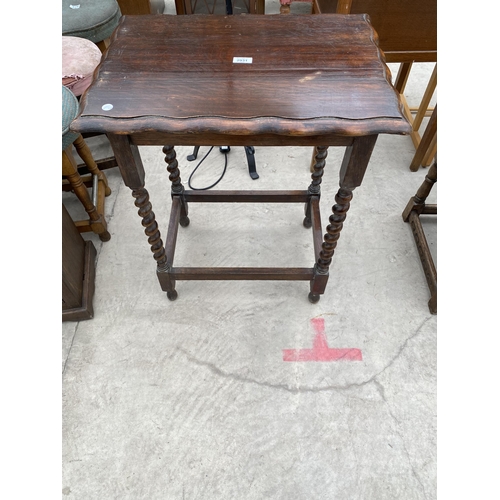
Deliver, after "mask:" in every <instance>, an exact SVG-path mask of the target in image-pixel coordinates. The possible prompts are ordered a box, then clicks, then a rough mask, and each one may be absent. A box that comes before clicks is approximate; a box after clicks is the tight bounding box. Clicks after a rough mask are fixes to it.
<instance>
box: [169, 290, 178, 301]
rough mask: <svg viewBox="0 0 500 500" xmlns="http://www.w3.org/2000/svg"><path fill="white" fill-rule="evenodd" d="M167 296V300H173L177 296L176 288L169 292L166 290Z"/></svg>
mask: <svg viewBox="0 0 500 500" xmlns="http://www.w3.org/2000/svg"><path fill="white" fill-rule="evenodd" d="M167 297H168V299H169V300H172V301H174V300H175V299H176V298H177V297H178V293H177V290H172V291H171V292H167Z"/></svg>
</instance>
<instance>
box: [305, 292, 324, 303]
mask: <svg viewBox="0 0 500 500" xmlns="http://www.w3.org/2000/svg"><path fill="white" fill-rule="evenodd" d="M307 298H308V299H309V302H310V303H311V304H316V303H317V302H319V299H320V298H321V295H320V294H319V293H313V292H309V295H308V296H307Z"/></svg>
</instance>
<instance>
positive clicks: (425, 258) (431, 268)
mask: <svg viewBox="0 0 500 500" xmlns="http://www.w3.org/2000/svg"><path fill="white" fill-rule="evenodd" d="M436 182H437V162H434V163H433V164H432V166H431V168H430V169H429V171H428V172H427V175H426V176H425V180H424V182H423V183H422V185H421V186H420V188H419V189H418V191H417V194H416V195H415V196H413V197H412V198H411V199H410V201H409V202H408V205H406V208H405V209H404V212H403V220H404V221H405V222H409V223H410V226H411V230H412V232H413V237H414V238H415V243H416V245H417V249H418V253H419V255H420V260H421V262H422V267H423V269H424V273H425V278H426V280H427V285H428V287H429V291H430V292H431V298H430V300H429V311H430V312H431V314H437V272H436V266H435V265H434V261H433V259H432V255H431V252H430V250H429V245H428V244H427V238H426V237H425V234H424V231H423V229H422V222H421V221H420V218H419V217H420V215H421V214H432V215H437V205H431V204H427V203H425V200H426V199H427V197H428V196H429V194H430V192H431V189H432V187H433V186H434V184H435V183H436Z"/></svg>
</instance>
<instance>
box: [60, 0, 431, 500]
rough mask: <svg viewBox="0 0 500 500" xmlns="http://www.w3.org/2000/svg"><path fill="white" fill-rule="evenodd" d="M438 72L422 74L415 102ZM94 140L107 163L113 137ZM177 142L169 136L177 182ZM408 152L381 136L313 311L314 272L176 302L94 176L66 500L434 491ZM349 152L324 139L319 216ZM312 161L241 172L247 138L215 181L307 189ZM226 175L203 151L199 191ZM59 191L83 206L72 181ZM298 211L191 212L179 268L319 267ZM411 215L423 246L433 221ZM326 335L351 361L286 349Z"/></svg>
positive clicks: (66, 338)
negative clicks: (97, 203)
mask: <svg viewBox="0 0 500 500" xmlns="http://www.w3.org/2000/svg"><path fill="white" fill-rule="evenodd" d="M275 7H276V4H273V3H270V7H269V9H268V12H272V8H275ZM391 69H393V70H394V74H395V70H397V65H392V66H391ZM431 71H432V65H418V66H417V68H416V69H415V71H414V74H413V76H412V79H411V81H410V82H409V85H408V88H407V98H408V100H409V102H410V105H411V104H414V103H415V104H416V103H418V98H419V96H421V94H422V92H423V90H424V88H425V84H426V79H427V78H428V76H429V75H430V72H431ZM92 147H93V151H94V153H95V155H96V156H97V157H100V155H101V154H102V150H101V148H103V149H105V148H106V144H105V143H100V142H99V141H96V142H95V143H94V144H93V145H92ZM207 149H208V148H202V149H201V150H200V154H203V152H206V151H207ZM140 150H141V155H142V159H143V162H144V165H145V168H146V173H147V178H146V187H147V188H148V190H149V192H150V196H151V202H152V205H153V210H154V212H155V214H156V217H157V220H158V224H159V226H160V231H161V232H162V236H163V239H164V238H165V236H166V228H167V224H168V216H169V209H170V207H169V181H168V174H167V172H166V164H165V162H164V161H163V154H162V152H161V147H142V148H140ZM190 153H191V148H186V147H179V148H177V155H178V159H179V162H180V165H181V175H182V178H183V181H184V183H185V184H187V180H188V177H189V174H190V173H191V172H192V170H193V168H194V166H195V163H190V162H187V161H186V156H187V155H188V154H190ZM413 154H414V147H413V145H412V142H411V139H410V138H409V137H403V136H380V137H379V140H378V143H377V145H376V148H375V151H374V153H373V156H372V160H371V163H370V166H369V168H368V171H367V173H366V176H365V179H364V182H363V185H362V186H361V187H360V188H358V189H357V190H356V191H355V193H354V198H353V201H352V203H351V209H350V211H349V213H348V216H347V220H346V223H345V226H344V230H343V231H342V234H341V238H340V240H339V244H338V247H337V250H336V252H335V256H334V260H333V262H332V266H331V268H330V281H329V283H328V287H327V290H326V293H325V294H324V295H323V296H322V298H321V300H320V301H319V303H317V304H315V305H313V304H311V303H309V301H308V300H307V294H308V291H309V290H308V286H309V285H308V283H306V282H269V281H267V282H263V281H248V282H237V281H235V282H224V281H218V282H217V281H213V282H208V281H205V282H203V281H201V282H195V281H181V282H178V284H177V290H178V292H179V298H178V299H177V300H176V301H175V302H170V301H169V300H168V299H167V297H166V295H165V293H163V292H162V291H161V289H160V286H159V283H158V281H157V278H156V276H155V263H154V260H153V257H152V254H151V251H150V249H149V245H148V243H147V238H146V236H145V235H144V233H143V227H142V225H141V222H140V218H139V216H138V215H137V209H136V207H135V206H134V203H133V198H132V196H131V193H130V190H129V189H128V188H127V187H125V186H124V185H123V183H122V181H121V178H120V174H119V171H118V169H116V168H115V169H111V170H107V171H106V175H107V177H108V179H109V181H110V186H111V188H112V191H113V193H112V195H111V196H110V197H109V198H108V199H107V203H106V219H107V221H108V226H109V231H110V233H111V235H112V236H111V240H110V241H109V242H106V243H102V242H101V241H100V240H99V238H98V237H96V236H95V235H93V234H90V233H86V234H85V235H84V239H86V240H91V241H92V242H93V243H94V245H95V247H96V249H97V265H96V290H95V295H94V301H93V304H94V311H95V316H94V318H93V319H91V320H87V321H81V322H66V323H63V324H62V375H63V395H62V401H63V413H62V424H63V459H62V462H63V467H62V469H63V471H62V476H63V479H62V498H64V499H71V498H74V499H85V500H91V499H96V500H97V499H99V500H103V499H106V500H107V499H120V500H121V499H130V500H139V499H148V500H153V499H162V500H163V499H169V500H170V499H179V500H182V499H186V500H194V499H207V500H208V499H214V500H216V499H217V500H218V499H221V500H222V499H224V500H226V499H227V500H229V499H231V500H232V499H245V500H253V499H255V500H260V499H276V500H281V499H292V500H311V499H335V500H343V499H346V500H347V499H349V500H354V499H360V500H367V499H374V500H386V499H405V500H413V499H415V500H417V499H418V500H420V499H426V500H430V499H434V498H436V320H437V317H436V316H433V315H431V314H430V313H429V310H428V307H427V301H428V299H429V291H428V288H427V284H426V281H425V277H424V274H423V271H422V267H421V264H420V260H419V257H418V253H417V250H416V247H415V243H414V240H413V237H412V234H411V230H410V227H409V226H408V224H405V223H404V222H403V220H402V217H401V213H402V211H403V209H404V207H405V206H406V204H407V202H408V200H409V199H410V197H411V196H413V195H414V194H415V192H416V190H417V189H418V187H419V186H420V184H421V183H422V181H423V179H424V176H425V170H423V169H421V170H420V171H418V172H416V173H412V172H410V170H409V168H408V166H409V164H410V161H411V159H412V156H413ZM342 155H343V148H331V149H330V152H329V156H328V158H327V169H326V173H325V176H324V181H323V185H322V186H323V187H322V219H323V225H326V221H327V220H328V216H329V214H330V209H331V205H332V202H333V197H334V195H335V193H336V191H337V185H338V171H339V167H340V162H341V159H342ZM310 157H311V148H298V147H297V148H287V149H284V148H283V149H281V148H271V147H262V148H260V147H259V148H256V162H257V170H258V172H259V174H260V179H258V180H257V181H253V180H251V179H250V177H249V176H248V173H247V166H246V159H245V155H244V152H243V148H232V150H231V153H230V154H229V157H228V168H227V172H226V175H225V176H224V179H223V180H222V181H221V183H220V184H219V186H218V187H220V188H221V189H225V188H226V189H234V188H235V186H238V188H241V189H245V188H252V189H272V188H274V187H276V188H278V187H279V188H280V189H287V188H294V189H305V188H307V186H308V184H309V180H310V173H309V160H310ZM222 167H223V156H222V155H221V154H220V153H219V152H218V150H217V149H214V151H213V152H212V153H211V155H210V156H209V157H208V158H207V160H206V161H205V163H203V164H202V166H201V167H200V169H199V173H197V175H196V176H195V177H194V179H193V183H194V184H195V186H198V187H199V186H203V185H206V184H209V183H211V182H213V181H214V180H215V179H217V178H218V176H219V174H220V172H221V170H222ZM436 197H437V189H435V190H434V191H433V192H432V194H431V198H430V199H429V201H430V202H435V201H436ZM63 202H64V203H65V205H66V206H67V208H68V210H69V211H70V213H71V214H72V215H73V216H75V217H77V216H78V215H79V214H78V212H79V210H80V207H79V206H78V204H77V203H75V200H74V198H73V197H72V195H71V194H70V193H67V194H63ZM302 208H303V207H302V206H300V205H298V204H297V205H269V206H267V205H241V206H238V205H229V204H228V205H223V204H221V205H215V204H207V205H202V204H196V205H191V206H190V218H191V224H190V226H189V227H188V228H181V230H180V232H179V238H178V243H177V250H176V265H183V264H184V265H199V266H204V265H207V266H210V265H214V266H231V265H238V264H241V263H242V262H245V263H246V264H247V265H262V266H273V265H289V266H306V267H309V266H312V262H311V259H313V250H312V238H311V234H310V231H308V230H306V229H304V228H303V227H302V218H303V213H302ZM271 217H272V218H273V219H274V221H276V225H274V224H273V226H272V227H271V224H270V222H271ZM424 223H425V230H426V233H427V236H428V238H429V243H430V245H431V249H432V251H433V252H434V256H435V257H436V220H435V218H433V217H428V218H426V220H425V222H424ZM214 235H216V236H214ZM228 242H229V243H230V244H231V249H229V248H228V245H227V243H228ZM436 262H437V261H436ZM321 336H323V339H326V341H327V343H328V345H329V346H330V347H331V348H353V349H359V350H360V351H361V355H362V360H360V361H349V360H342V361H331V362H324V361H323V362H294V361H284V356H285V354H286V352H285V351H286V350H287V349H305V348H312V346H313V342H314V340H315V339H316V341H318V338H319V337H321Z"/></svg>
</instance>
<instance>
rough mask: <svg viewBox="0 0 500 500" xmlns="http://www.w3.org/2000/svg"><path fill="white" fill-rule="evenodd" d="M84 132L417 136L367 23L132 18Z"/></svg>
mask: <svg viewBox="0 0 500 500" xmlns="http://www.w3.org/2000/svg"><path fill="white" fill-rule="evenodd" d="M71 128H72V129H73V130H74V131H78V132H110V133H121V134H123V133H127V134H133V133H142V132H147V131H152V130H154V131H158V132H165V133H173V134H176V133H178V134H185V133H186V132H189V133H193V134H203V133H218V134H233V135H247V134H252V135H256V134H257V135H258V134H278V135H293V136H316V135H325V134H332V133H333V134H338V135H346V136H362V135H371V134H378V133H391V134H407V133H409V132H410V129H411V128H410V125H409V123H408V121H407V120H406V118H405V117H404V114H403V110H402V105H401V102H400V99H399V95H398V94H397V92H395V90H394V89H393V87H392V84H391V83H390V72H389V69H388V68H387V66H386V65H385V62H384V56H383V54H382V52H381V51H380V49H379V48H378V45H377V36H376V33H375V32H374V30H373V28H372V26H371V24H370V22H369V19H368V17H367V16H366V15H349V16H344V15H339V14H318V15H250V14H248V15H238V16H204V15H191V16H170V15H144V16H123V17H122V18H121V21H120V24H119V26H118V28H117V29H116V31H115V33H114V34H113V36H112V39H111V44H110V46H109V48H108V50H107V52H106V53H105V55H104V56H103V60H102V62H101V64H100V66H99V68H98V69H97V72H96V74H95V78H94V82H93V83H92V85H91V86H90V88H89V89H88V90H87V92H86V93H85V94H84V96H83V98H82V106H81V113H80V116H79V118H77V120H76V121H74V122H73V124H72V127H71Z"/></svg>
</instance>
